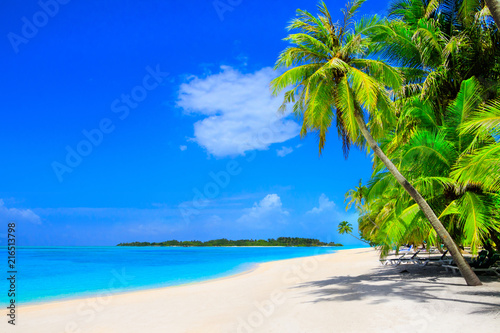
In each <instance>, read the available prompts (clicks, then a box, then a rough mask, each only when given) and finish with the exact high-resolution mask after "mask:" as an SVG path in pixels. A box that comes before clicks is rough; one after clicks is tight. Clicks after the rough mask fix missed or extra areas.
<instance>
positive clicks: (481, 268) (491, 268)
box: [443, 253, 500, 277]
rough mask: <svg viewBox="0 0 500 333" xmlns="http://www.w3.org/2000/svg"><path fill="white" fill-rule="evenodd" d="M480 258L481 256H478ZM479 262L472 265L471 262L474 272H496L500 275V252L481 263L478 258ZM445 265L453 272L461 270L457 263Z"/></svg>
mask: <svg viewBox="0 0 500 333" xmlns="http://www.w3.org/2000/svg"><path fill="white" fill-rule="evenodd" d="M478 259H479V256H478ZM476 261H477V262H478V263H477V264H475V265H474V266H472V264H474V262H473V263H471V268H472V270H473V271H474V272H477V273H493V274H496V275H497V276H499V277H500V266H498V264H499V262H500V253H494V254H493V255H492V256H491V257H490V258H488V259H487V260H484V261H482V262H481V263H479V261H478V260H476ZM443 267H444V268H445V269H446V271H448V270H451V271H452V272H453V274H456V273H457V272H459V271H460V270H459V269H458V267H457V266H455V265H443Z"/></svg>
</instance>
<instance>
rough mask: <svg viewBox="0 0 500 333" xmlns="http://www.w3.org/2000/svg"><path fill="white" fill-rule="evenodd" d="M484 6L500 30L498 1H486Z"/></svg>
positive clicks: (499, 5)
mask: <svg viewBox="0 0 500 333" xmlns="http://www.w3.org/2000/svg"><path fill="white" fill-rule="evenodd" d="M485 2H486V5H487V6H488V9H489V10H490V13H491V16H493V20H495V23H496V25H497V27H498V28H500V1H499V0H486V1H485Z"/></svg>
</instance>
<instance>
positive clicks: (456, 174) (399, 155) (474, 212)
mask: <svg viewBox="0 0 500 333" xmlns="http://www.w3.org/2000/svg"><path fill="white" fill-rule="evenodd" d="M484 95H485V92H484V90H483V89H482V87H481V85H480V84H479V82H478V80H477V79H475V78H474V77H473V78H470V79H468V80H465V81H463V82H462V84H461V89H460V91H459V93H458V95H457V98H456V99H455V100H453V101H452V103H450V105H448V107H447V110H446V111H447V112H446V113H445V114H443V115H440V114H436V112H435V110H434V108H433V106H432V104H431V103H430V102H429V101H425V102H423V103H422V102H421V101H418V100H417V101H416V102H417V103H416V105H413V104H412V103H409V102H407V103H406V105H405V107H404V108H403V109H402V114H401V117H400V120H401V121H402V122H403V121H404V122H407V123H409V124H413V126H412V127H411V134H409V135H408V138H407V139H406V140H405V142H401V140H400V139H399V137H400V135H399V134H397V133H393V134H392V135H391V136H390V138H389V139H388V140H391V141H395V142H396V143H397V145H396V144H393V143H392V142H389V143H388V144H385V146H389V145H392V146H397V147H396V148H395V149H392V150H391V152H390V154H389V157H390V159H391V160H393V161H396V163H397V165H398V169H399V170H402V171H403V172H404V173H406V174H408V175H410V178H409V180H410V181H411V182H412V184H414V185H415V187H416V189H417V190H418V191H419V192H420V193H422V194H423V195H425V197H426V198H429V199H428V202H429V204H431V205H432V207H433V209H434V210H435V211H436V212H438V213H439V214H440V217H439V218H440V220H441V221H443V222H444V223H445V225H446V226H447V229H448V230H449V232H450V233H451V235H452V236H453V239H454V240H455V241H457V242H459V243H460V244H461V245H464V246H470V247H471V250H472V253H477V249H478V247H480V246H485V247H489V246H490V247H491V245H492V244H491V243H495V244H496V247H497V248H498V249H500V242H499V241H498V234H499V232H500V216H499V214H498V212H499V211H500V197H499V195H498V193H499V190H500V143H499V142H498V141H497V140H496V139H495V137H498V135H499V134H500V99H496V100H491V101H489V102H487V103H484V104H483V103H482V98H483V96H484ZM437 117H442V118H443V119H442V121H441V123H442V125H437V123H438V121H437V119H436V118H437ZM400 127H402V130H403V131H404V130H407V128H405V127H403V126H400ZM383 145H384V143H383ZM422 161H425V162H424V163H422ZM379 164H380V163H379ZM379 168H380V166H376V167H375V169H379ZM365 200H366V204H367V206H368V209H367V210H368V211H369V212H370V214H371V215H374V217H373V218H374V219H375V221H376V222H377V224H378V225H380V229H379V230H373V228H371V226H370V225H369V223H368V222H367V221H366V220H365V219H364V216H362V217H363V219H361V220H360V223H359V226H360V231H361V234H362V235H363V237H364V238H365V239H369V240H370V241H372V242H373V243H375V244H377V245H379V246H381V247H382V251H383V252H384V251H386V250H388V249H390V248H391V247H392V246H393V245H394V244H396V245H397V244H403V243H416V244H420V243H422V242H423V241H425V242H426V243H427V244H429V245H438V239H436V235H435V234H434V232H433V230H432V229H431V228H429V227H428V225H427V223H426V220H425V217H424V216H422V214H419V211H418V207H417V205H416V204H415V203H414V202H413V200H411V198H410V197H409V196H408V195H406V193H404V191H403V190H402V189H401V188H400V187H395V184H394V179H393V178H392V177H391V176H390V175H389V174H388V173H387V172H378V173H376V174H375V175H374V176H373V177H372V179H371V180H370V182H369V186H368V188H367V190H366V191H365ZM365 215H366V214H365Z"/></svg>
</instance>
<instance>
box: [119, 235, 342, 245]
mask: <svg viewBox="0 0 500 333" xmlns="http://www.w3.org/2000/svg"><path fill="white" fill-rule="evenodd" d="M117 246H185V247H187V246H343V245H342V244H337V243H334V242H330V243H324V242H321V241H320V240H318V239H313V238H299V237H279V238H278V239H273V238H269V239H268V240H265V239H239V240H229V239H226V238H222V239H214V240H209V241H206V242H202V241H197V240H193V241H178V240H169V241H165V242H160V243H156V242H153V243H150V242H132V243H120V244H118V245H117Z"/></svg>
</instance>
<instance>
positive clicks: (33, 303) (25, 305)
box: [2, 246, 369, 309]
mask: <svg viewBox="0 0 500 333" xmlns="http://www.w3.org/2000/svg"><path fill="white" fill-rule="evenodd" d="M170 247H174V246H170ZM179 247H182V246H179ZM214 247H215V246H214ZM218 247H268V246H218ZM275 247H288V246H275ZM317 247H323V246H317ZM326 247H333V246H326ZM365 248H369V247H359V248H354V249H345V250H344V249H340V250H335V252H332V253H322V254H314V255H310V256H304V257H295V258H289V259H280V260H271V261H265V262H260V263H248V264H247V265H248V266H249V268H247V269H244V270H243V271H240V272H237V273H234V274H229V275H224V276H219V277H215V278H208V279H204V280H199V281H192V282H186V283H180V284H175V285H170V286H157V287H151V286H144V287H137V288H134V289H130V290H123V291H116V292H112V293H111V294H110V295H111V296H115V295H116V296H118V295H127V294H134V293H142V292H148V291H155V290H162V289H169V288H178V287H184V286H192V285H196V284H203V283H210V282H214V281H219V280H225V279H230V278H236V277H238V276H241V275H245V274H250V273H252V272H253V271H255V270H257V269H258V268H259V267H260V266H262V265H265V264H270V263H277V262H282V261H288V260H295V259H302V258H310V257H319V256H326V255H331V254H334V253H337V252H339V251H349V250H358V249H365ZM245 265H246V264H245ZM222 274H224V273H222ZM105 291H106V290H101V291H96V292H95V293H94V292H92V294H86V295H81V296H68V297H63V298H59V299H53V300H47V301H44V300H40V301H29V302H25V303H23V304H22V305H19V307H20V308H21V307H22V308H23V309H24V308H29V307H34V306H44V305H51V304H53V303H58V304H60V303H66V302H71V301H79V300H86V299H93V298H97V297H101V296H102V295H101V294H102V293H103V292H105ZM2 306H3V304H2Z"/></svg>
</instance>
